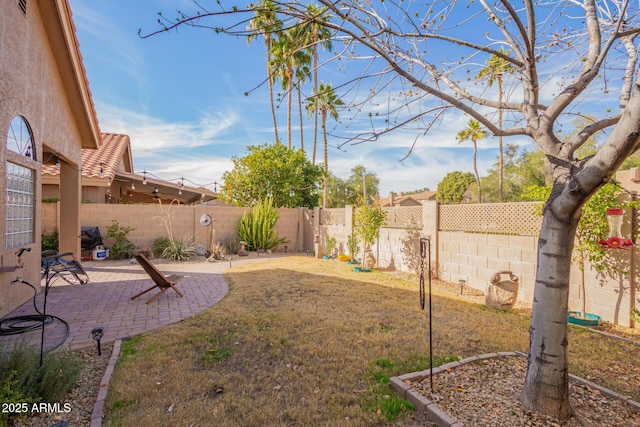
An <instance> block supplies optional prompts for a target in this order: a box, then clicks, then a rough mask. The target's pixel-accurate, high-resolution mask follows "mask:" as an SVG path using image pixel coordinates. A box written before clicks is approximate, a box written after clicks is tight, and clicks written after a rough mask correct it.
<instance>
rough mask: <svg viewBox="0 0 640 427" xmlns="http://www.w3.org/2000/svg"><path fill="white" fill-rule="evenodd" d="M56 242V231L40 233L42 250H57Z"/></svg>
mask: <svg viewBox="0 0 640 427" xmlns="http://www.w3.org/2000/svg"><path fill="white" fill-rule="evenodd" d="M58 247H59V244H58V232H57V231H52V232H51V233H43V234H42V250H43V251H57V250H58Z"/></svg>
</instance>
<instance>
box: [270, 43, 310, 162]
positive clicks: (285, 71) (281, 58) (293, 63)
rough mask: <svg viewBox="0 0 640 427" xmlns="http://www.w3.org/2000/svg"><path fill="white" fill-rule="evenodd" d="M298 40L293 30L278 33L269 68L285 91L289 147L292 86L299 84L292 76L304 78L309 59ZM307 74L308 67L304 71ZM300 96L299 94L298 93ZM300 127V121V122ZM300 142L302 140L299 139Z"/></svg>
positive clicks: (289, 142) (288, 143)
mask: <svg viewBox="0 0 640 427" xmlns="http://www.w3.org/2000/svg"><path fill="white" fill-rule="evenodd" d="M299 42H300V40H299V38H298V37H296V32H295V31H287V32H284V33H280V34H279V35H278V39H277V40H276V41H275V43H274V44H273V46H272V48H271V70H272V73H273V75H275V76H277V77H279V78H280V80H281V81H282V89H284V90H285V91H287V94H288V96H287V146H288V148H289V149H291V108H292V105H293V88H294V86H297V88H298V91H299V90H300V85H299V83H300V82H298V84H297V85H296V84H295V83H294V77H298V79H300V77H302V78H304V75H305V70H304V68H305V67H306V65H305V64H308V63H309V61H310V59H309V55H308V54H307V52H306V51H305V50H304V49H301V48H300V43H299ZM306 74H308V68H307V71H306ZM299 98H300V95H299ZM300 126H301V127H302V123H300ZM301 144H303V142H302V141H301Z"/></svg>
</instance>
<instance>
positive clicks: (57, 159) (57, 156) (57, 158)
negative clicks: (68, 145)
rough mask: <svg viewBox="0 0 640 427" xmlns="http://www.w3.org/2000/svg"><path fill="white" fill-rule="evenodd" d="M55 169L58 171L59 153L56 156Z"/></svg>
mask: <svg viewBox="0 0 640 427" xmlns="http://www.w3.org/2000/svg"><path fill="white" fill-rule="evenodd" d="M56 169H60V153H58V154H56Z"/></svg>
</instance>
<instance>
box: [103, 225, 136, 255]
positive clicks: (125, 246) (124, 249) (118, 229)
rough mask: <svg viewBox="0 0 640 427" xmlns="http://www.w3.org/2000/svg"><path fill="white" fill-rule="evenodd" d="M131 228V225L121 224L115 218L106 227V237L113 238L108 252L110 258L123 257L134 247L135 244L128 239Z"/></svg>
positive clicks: (129, 253)
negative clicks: (124, 225)
mask: <svg viewBox="0 0 640 427" xmlns="http://www.w3.org/2000/svg"><path fill="white" fill-rule="evenodd" d="M133 230H134V229H133V228H131V227H123V226H121V225H120V224H119V223H118V221H116V220H115V219H114V220H113V221H112V223H111V225H110V226H108V227H107V235H106V237H107V238H109V239H114V240H115V242H114V243H113V245H112V246H111V249H110V252H109V257H110V258H113V259H124V258H129V257H130V256H131V253H132V252H133V250H134V249H135V248H136V245H134V244H133V243H131V241H130V240H129V233H130V232H131V231H133Z"/></svg>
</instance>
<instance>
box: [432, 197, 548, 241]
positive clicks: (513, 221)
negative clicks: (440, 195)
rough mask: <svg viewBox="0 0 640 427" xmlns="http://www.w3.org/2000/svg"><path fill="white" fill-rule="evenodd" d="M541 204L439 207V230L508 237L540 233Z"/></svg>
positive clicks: (522, 203) (521, 203)
mask: <svg viewBox="0 0 640 427" xmlns="http://www.w3.org/2000/svg"><path fill="white" fill-rule="evenodd" d="M540 206H541V202H512V203H482V204H469V205H440V226H439V230H441V231H466V232H471V233H492V234H512V235H535V234H538V233H539V232H540V227H541V226H542V216H541V215H540V214H539V211H540Z"/></svg>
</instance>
